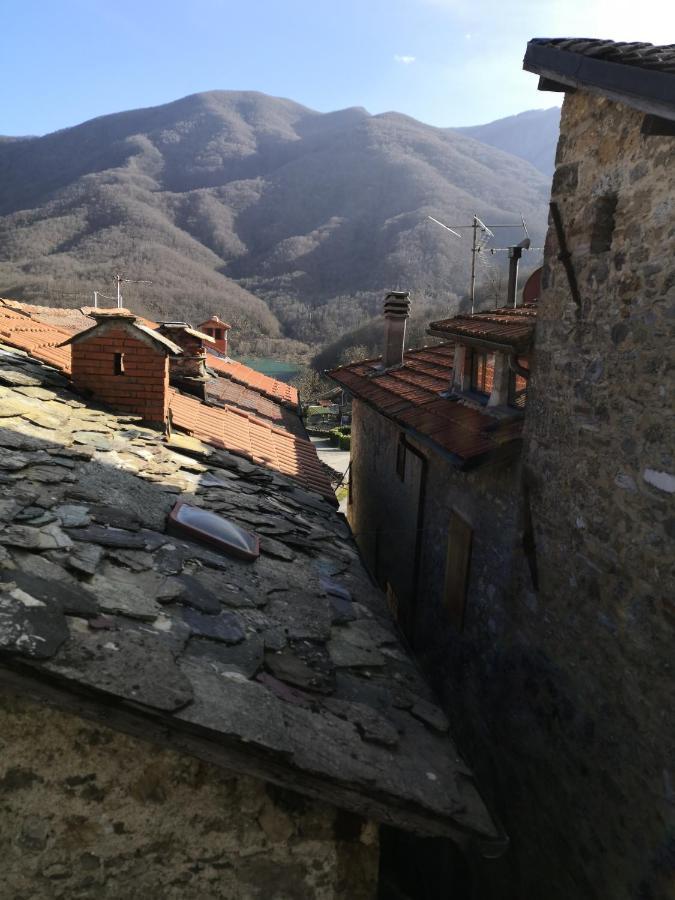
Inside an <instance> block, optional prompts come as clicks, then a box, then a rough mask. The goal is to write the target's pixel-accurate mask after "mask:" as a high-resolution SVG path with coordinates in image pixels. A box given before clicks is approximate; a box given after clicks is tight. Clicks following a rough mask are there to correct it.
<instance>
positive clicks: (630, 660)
mask: <svg viewBox="0 0 675 900" xmlns="http://www.w3.org/2000/svg"><path fill="white" fill-rule="evenodd" d="M641 119H642V116H641V115H640V114H639V113H637V112H635V111H632V110H630V109H628V108H626V107H623V106H620V105H619V104H616V103H612V102H610V101H607V100H604V99H600V98H597V97H591V96H589V95H587V94H584V93H583V92H578V93H577V94H573V95H569V96H567V98H566V100H565V105H564V107H563V117H562V137H561V140H560V145H559V149H558V160H557V170H556V174H555V177H554V182H553V200H555V201H556V202H557V203H558V204H559V208H560V212H561V217H562V221H563V225H564V228H565V233H566V237H567V242H568V245H569V249H570V251H571V253H572V263H573V265H574V268H575V271H576V275H577V279H578V283H579V289H580V295H581V306H580V308H579V309H577V306H576V304H575V302H574V299H573V297H572V293H571V291H570V288H569V284H568V281H567V277H566V274H565V271H564V269H563V267H562V264H561V263H560V262H559V261H558V259H557V252H558V250H557V242H556V240H555V238H554V236H553V233H552V230H551V229H550V230H549V236H548V240H547V250H546V269H545V275H544V285H545V289H544V292H543V295H542V298H541V301H540V310H539V313H538V322H537V332H536V340H535V358H534V365H533V376H532V379H531V384H530V386H529V390H528V407H527V414H526V431H525V449H524V468H523V490H522V495H521V496H522V501H523V502H522V504H521V506H522V526H523V528H522V536H523V538H524V541H525V543H526V544H527V543H528V542H529V546H530V547H531V546H534V549H535V553H534V554H532V553H530V554H529V555H525V554H524V553H523V552H522V550H521V552H519V553H518V555H517V562H516V567H515V579H514V590H513V592H512V593H511V594H509V593H506V594H504V595H503V596H502V597H501V598H499V597H498V595H495V597H494V598H493V599H492V600H491V599H490V598H489V596H487V593H486V591H485V588H484V586H483V585H475V584H473V583H472V588H471V596H470V598H469V609H471V608H472V607H478V608H481V609H483V610H484V613H483V622H482V624H483V626H487V628H486V629H485V627H484V630H483V634H482V636H481V634H480V624H481V623H479V622H477V623H476V624H477V626H478V627H477V628H473V629H472V628H469V629H467V630H466V633H465V635H464V636H463V640H462V642H461V643H460V644H459V646H458V652H456V653H453V655H452V658H451V659H449V660H447V661H445V662H444V661H443V660H442V659H439V660H438V661H437V662H435V661H434V665H438V668H439V676H440V674H441V671H442V670H443V668H444V669H445V672H446V673H447V676H446V677H441V678H440V679H439V680H440V687H441V689H442V690H443V697H444V700H445V703H446V707H447V708H448V711H449V713H450V714H451V717H452V720H453V729H454V731H455V733H457V735H458V738H459V739H460V746H461V749H462V751H463V753H464V754H465V756H466V757H467V760H468V762H469V763H470V764H471V766H472V767H473V769H474V771H475V772H476V776H477V778H478V781H479V784H481V786H482V787H483V788H485V787H486V786H487V787H488V789H489V791H490V794H489V799H490V800H491V801H492V802H493V803H494V805H495V809H496V811H497V812H498V814H499V815H500V816H501V817H502V819H503V822H504V825H505V827H506V830H507V832H508V833H509V835H510V837H511V840H512V850H511V853H510V854H509V855H508V856H507V857H506V858H505V859H504V860H503V861H501V862H500V863H499V864H498V865H497V866H494V867H492V868H488V869H485V870H484V872H483V874H484V875H485V876H487V881H486V883H485V884H484V885H483V886H482V888H481V891H482V893H481V896H485V897H498V898H500V900H502V898H509V900H515V898H517V900H540V898H541V897H546V898H547V900H571V898H573V900H608V898H611V900H665V898H669V897H675V876H674V873H675V821H674V819H673V802H674V798H675V793H674V790H673V786H672V784H673V774H672V765H673V759H674V758H675V752H674V751H675V747H674V744H675V735H674V729H673V716H672V702H673V626H674V625H675V615H674V612H673V605H672V600H673V597H674V596H675V590H674V585H673V558H674V555H673V549H672V548H673V543H672V539H673V536H674V534H675V516H674V513H673V490H675V476H674V474H673V473H674V472H675V463H674V461H673V456H672V453H673V447H675V440H674V435H673V432H672V421H673V420H672V397H673V387H672V349H671V346H672V345H671V344H669V327H668V318H669V316H670V317H672V313H673V299H675V297H674V296H673V292H674V289H675V265H674V263H673V253H672V251H673V246H674V243H675V241H674V235H675V226H674V222H675V165H673V164H674V163H675V159H674V158H673V143H674V142H673V140H672V139H668V138H659V137H649V138H644V137H642V136H641V134H640V124H641ZM522 546H523V545H522V544H521V547H522ZM490 607H492V612H490ZM432 668H433V666H432ZM437 683H438V680H437ZM488 881H489V883H487V882H488Z"/></svg>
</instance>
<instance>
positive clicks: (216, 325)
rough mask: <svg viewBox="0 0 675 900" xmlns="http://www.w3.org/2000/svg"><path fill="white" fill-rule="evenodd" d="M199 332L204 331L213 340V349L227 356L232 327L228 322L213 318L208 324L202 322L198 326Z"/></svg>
mask: <svg viewBox="0 0 675 900" xmlns="http://www.w3.org/2000/svg"><path fill="white" fill-rule="evenodd" d="M197 327H198V330H199V331H203V332H204V333H205V334H207V335H208V336H209V337H210V338H213V341H214V346H213V349H214V350H217V351H218V353H220V354H221V356H227V332H228V331H229V330H230V328H231V327H232V326H231V325H228V324H227V322H223V321H222V319H219V318H218V316H211V318H210V319H207V320H206V322H202V324H201V325H199V326H197Z"/></svg>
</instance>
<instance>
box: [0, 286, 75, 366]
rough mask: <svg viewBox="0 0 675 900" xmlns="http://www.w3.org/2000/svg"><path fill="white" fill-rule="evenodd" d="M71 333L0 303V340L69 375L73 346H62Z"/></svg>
mask: <svg viewBox="0 0 675 900" xmlns="http://www.w3.org/2000/svg"><path fill="white" fill-rule="evenodd" d="M71 334H72V331H70V330H68V329H66V328H60V327H58V326H56V325H49V324H47V323H45V322H41V321H38V320H37V319H33V318H32V317H31V316H30V315H28V314H26V313H22V312H19V311H17V310H16V309H15V308H10V307H9V306H7V304H6V301H2V302H1V304H0V341H2V342H3V343H5V344H9V345H10V346H11V347H17V348H18V349H19V350H24V351H25V352H26V353H28V354H29V355H30V356H32V357H34V358H35V359H38V360H40V362H44V363H47V364H48V365H50V366H54V368H56V369H60V370H61V371H62V372H70V347H59V346H58V345H59V344H61V343H62V342H63V341H64V340H66V339H67V338H68V337H70V335H71Z"/></svg>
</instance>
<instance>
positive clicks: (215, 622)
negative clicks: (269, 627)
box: [183, 608, 246, 644]
mask: <svg viewBox="0 0 675 900" xmlns="http://www.w3.org/2000/svg"><path fill="white" fill-rule="evenodd" d="M183 621H184V622H185V623H186V624H187V625H189V626H190V630H191V631H192V633H193V634H194V635H196V636H198V637H205V638H209V639H210V640H212V641H222V642H223V643H224V644H238V643H239V642H240V641H243V640H244V638H245V637H246V635H245V634H244V630H243V629H242V627H241V625H240V623H239V620H238V619H237V617H236V616H235V615H234V613H231V612H227V611H225V612H221V613H219V615H217V616H209V615H205V614H204V613H201V612H198V611H197V610H196V609H190V608H185V609H184V610H183Z"/></svg>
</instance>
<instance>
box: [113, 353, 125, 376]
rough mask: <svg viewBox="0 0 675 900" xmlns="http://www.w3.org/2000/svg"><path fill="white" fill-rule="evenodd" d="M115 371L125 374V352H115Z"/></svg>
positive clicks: (116, 373) (118, 373) (115, 372)
mask: <svg viewBox="0 0 675 900" xmlns="http://www.w3.org/2000/svg"><path fill="white" fill-rule="evenodd" d="M113 372H114V374H115V375H124V353H115V354H114V359H113Z"/></svg>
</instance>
